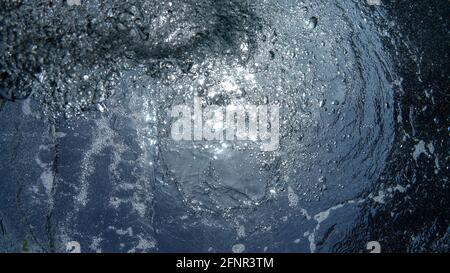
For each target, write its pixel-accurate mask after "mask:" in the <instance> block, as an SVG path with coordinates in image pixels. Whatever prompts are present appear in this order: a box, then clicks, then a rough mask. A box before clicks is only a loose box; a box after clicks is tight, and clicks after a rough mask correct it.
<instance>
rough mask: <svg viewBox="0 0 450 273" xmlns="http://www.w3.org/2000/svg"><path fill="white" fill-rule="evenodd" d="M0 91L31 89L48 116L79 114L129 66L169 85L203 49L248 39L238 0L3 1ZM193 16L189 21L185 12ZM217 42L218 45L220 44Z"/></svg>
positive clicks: (240, 47)
mask: <svg viewBox="0 0 450 273" xmlns="http://www.w3.org/2000/svg"><path fill="white" fill-rule="evenodd" d="M0 5H1V9H0V48H1V51H2V55H1V56H0V98H1V99H3V100H10V101H17V100H23V99H26V98H28V97H29V96H33V97H34V98H36V99H37V100H38V101H39V102H40V105H41V106H42V108H43V110H44V111H45V113H47V114H49V115H54V116H58V115H65V116H67V117H71V116H73V115H79V114H83V112H84V111H86V110H89V109H95V108H96V105H97V104H98V103H99V102H102V101H103V100H105V99H107V98H108V97H110V96H111V95H112V94H113V93H114V87H115V86H117V85H118V82H119V80H120V79H121V78H122V75H121V73H122V72H123V71H126V70H130V69H134V68H135V67H136V66H137V65H144V66H146V67H147V73H148V75H150V76H152V77H156V78H158V79H162V81H161V83H163V84H170V83H171V82H173V80H174V79H175V78H176V77H177V76H178V75H177V73H178V72H179V73H182V74H186V73H191V74H192V72H191V70H192V69H193V64H194V63H196V62H197V63H198V62H200V61H201V60H202V59H204V58H205V55H209V56H211V55H216V56H226V55H235V54H236V52H241V51H242V52H249V51H250V50H251V49H252V47H253V46H254V42H253V41H252V39H253V38H252V37H250V36H249V35H247V33H249V32H251V31H250V29H249V28H251V27H252V26H250V24H249V23H248V22H250V21H252V20H253V21H255V20H254V19H253V18H252V16H253V15H251V14H250V13H248V14H247V15H246V16H240V14H238V13H237V12H236V11H237V10H241V4H239V2H237V1H232V2H230V3H228V4H227V5H225V4H221V3H213V2H212V1H199V2H198V3H197V4H196V5H192V3H189V1H185V0H175V1H166V2H153V1H137V0H130V1H109V2H108V3H103V2H101V1H96V0H90V1H83V2H82V4H81V5H68V4H67V3H66V1H46V0H45V1H44V0H39V1H20V0H17V1H6V2H5V1H3V2H2V3H0ZM194 17H195V18H196V20H192V18H194ZM224 48H225V50H224Z"/></svg>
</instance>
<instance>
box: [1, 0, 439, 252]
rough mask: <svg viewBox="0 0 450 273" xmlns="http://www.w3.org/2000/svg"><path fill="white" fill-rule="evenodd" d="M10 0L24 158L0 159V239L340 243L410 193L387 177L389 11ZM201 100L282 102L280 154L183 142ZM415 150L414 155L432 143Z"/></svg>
mask: <svg viewBox="0 0 450 273" xmlns="http://www.w3.org/2000/svg"><path fill="white" fill-rule="evenodd" d="M11 3H16V4H3V5H5V7H4V9H2V10H4V12H2V13H1V17H0V22H1V24H0V27H1V29H0V31H1V35H2V36H1V38H2V39H1V40H2V51H3V54H2V58H1V59H0V61H1V62H0V73H1V74H0V77H1V78H0V79H1V86H0V90H1V93H0V95H1V97H2V98H3V100H4V101H8V103H7V104H6V105H5V106H4V109H3V110H2V112H0V114H1V115H2V117H1V118H2V121H1V122H2V128H4V133H3V139H2V142H3V143H7V148H5V147H3V148H2V149H3V150H2V153H3V151H4V155H5V158H7V159H9V160H10V161H12V162H13V164H14V167H13V168H9V169H6V168H2V169H0V171H1V173H2V174H3V175H4V177H6V178H5V179H3V180H2V183H3V184H4V187H5V191H4V192H3V193H2V195H1V197H2V198H3V199H2V201H1V202H2V203H3V204H2V208H1V209H0V212H1V215H0V216H1V217H2V218H1V219H3V220H2V222H0V223H2V226H3V225H4V226H6V227H7V228H5V229H6V230H7V231H8V238H6V237H5V238H3V239H1V240H2V241H1V243H2V244H0V245H1V246H3V248H4V249H7V250H16V249H18V248H20V245H19V243H18V242H21V241H22V242H23V241H26V242H27V245H29V246H27V248H30V249H31V250H32V251H65V245H66V243H67V242H69V241H78V242H80V244H81V246H82V250H83V251H87V252H89V251H118V252H127V251H128V252H134V251H169V252H171V251H209V252H217V251H219V252H220V251H233V249H237V248H236V247H233V246H244V248H245V250H246V251H258V252H259V251H261V252H262V251H280V252H284V251H308V252H309V251H312V252H314V251H332V250H336V249H335V248H334V247H335V245H336V244H338V243H340V242H341V241H343V240H345V239H346V238H347V236H348V235H347V232H348V230H351V229H353V228H355V226H357V224H358V223H359V222H358V221H360V219H361V217H364V215H365V211H364V209H363V208H364V206H366V205H367V204H368V203H378V204H383V203H384V202H387V201H386V199H387V198H389V195H394V194H397V193H400V194H401V193H405V192H406V191H407V190H408V187H411V186H408V185H409V184H408V183H405V184H398V185H397V184H395V185H391V186H387V187H385V188H383V189H380V187H378V186H379V185H380V182H379V181H380V178H383V177H384V175H385V172H386V169H387V165H388V163H389V162H390V158H391V157H392V153H393V150H395V148H396V144H398V143H399V142H398V139H399V131H401V129H402V126H403V119H402V113H403V112H402V110H403V108H402V106H401V105H400V103H399V101H398V98H399V97H401V96H402V95H403V94H404V92H405V91H404V90H403V88H404V85H403V82H402V81H403V78H402V77H401V75H399V72H400V71H399V69H397V65H398V64H397V58H398V57H397V55H398V54H399V52H397V50H398V45H397V43H398V40H399V39H398V35H400V32H399V29H397V27H396V26H395V25H394V24H392V21H391V20H389V19H387V18H388V15H387V13H386V11H385V10H384V9H383V7H378V6H370V5H368V4H367V3H365V2H363V1H327V2H326V3H325V2H321V1H288V0H271V1H267V0H266V1H251V2H250V1H206V0H203V1H195V2H193V1H187V0H173V1H158V2H150V1H137V0H130V1H108V3H103V2H101V1H96V0H89V1H83V3H82V5H80V6H76V5H75V6H73V5H72V6H69V5H67V4H66V3H65V2H63V1H54V2H52V4H50V3H49V2H48V1H33V2H31V1H18V2H11ZM405 43H406V42H405ZM406 48H408V49H411V48H413V46H412V45H407V46H406ZM411 50H412V49H411ZM194 96H199V97H200V98H201V101H202V104H203V105H204V106H206V105H227V104H232V103H233V104H263V103H271V104H277V105H279V106H280V109H281V110H280V121H281V128H280V134H281V138H280V148H279V149H278V150H277V151H274V152H261V151H260V150H259V149H255V147H253V146H252V145H247V144H246V143H233V142H218V143H203V142H182V143H175V142H173V140H172V139H171V138H170V121H171V119H170V111H168V110H169V109H171V107H173V106H174V105H178V104H181V103H184V104H190V103H192V101H193V98H194ZM22 99H26V100H24V101H23V102H21V104H18V103H15V104H13V103H10V102H9V101H17V100H22ZM19 105H20V106H19ZM7 115H8V116H16V117H17V119H18V120H12V121H11V119H10V118H6V116H7ZM399 128H400V129H399ZM17 134H19V135H20V137H19V138H17ZM41 135H42V136H41ZM417 145H418V146H416V150H415V151H414V153H413V154H412V155H413V157H412V158H413V159H415V160H416V161H417V160H418V159H419V158H420V156H421V155H422V154H428V155H429V156H432V154H433V153H434V146H433V142H427V143H426V142H418V143H417ZM441 158H442V157H441ZM445 159H447V158H445ZM436 160H437V161H436V162H437V163H435V165H436V172H437V174H439V173H440V172H441V167H440V166H441V165H442V163H439V158H438V157H436ZM19 162H20V164H19ZM24 169H28V170H29V171H28V172H27V173H26V175H25V176H24V175H23V170H24ZM11 181H14V183H12V182H11ZM447 182H448V180H445V179H444V183H443V185H448V183H447ZM374 189H376V190H374ZM3 200H4V201H3ZM13 200H16V203H17V204H18V206H17V208H16V207H14V208H9V207H8V206H7V204H8V203H9V202H12V201H13ZM20 223H22V224H23V226H25V227H22V228H17V226H20ZM366 224H367V223H366ZM362 237H364V236H362ZM366 239H367V241H370V240H371V239H373V238H366ZM22 247H23V246H22ZM364 247H365V246H364V245H358V244H357V243H355V244H354V245H351V246H350V247H348V248H344V250H352V251H357V250H358V249H361V250H364ZM239 249H242V247H240V248H239Z"/></svg>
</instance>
